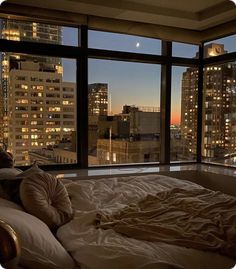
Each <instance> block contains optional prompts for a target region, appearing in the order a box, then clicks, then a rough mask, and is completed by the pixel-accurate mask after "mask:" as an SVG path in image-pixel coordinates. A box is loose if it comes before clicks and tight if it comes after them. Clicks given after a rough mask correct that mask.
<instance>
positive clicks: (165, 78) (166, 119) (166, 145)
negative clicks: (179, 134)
mask: <svg viewBox="0 0 236 269" xmlns="http://www.w3.org/2000/svg"><path fill="white" fill-rule="evenodd" d="M171 54H172V43H171V42H166V41H163V42H162V55H165V56H167V61H166V63H165V64H162V66H161V107H160V108H161V116H160V163H161V164H169V163H170V107H171Z"/></svg>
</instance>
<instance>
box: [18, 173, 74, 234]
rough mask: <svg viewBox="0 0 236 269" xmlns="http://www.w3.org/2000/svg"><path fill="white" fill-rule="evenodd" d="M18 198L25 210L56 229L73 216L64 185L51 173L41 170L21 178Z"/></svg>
mask: <svg viewBox="0 0 236 269" xmlns="http://www.w3.org/2000/svg"><path fill="white" fill-rule="evenodd" d="M20 198H21V201H22V204H23V206H24V208H25V209H26V211H28V212H29V213H30V214H32V215H34V216H36V217H38V218H39V219H41V220H42V221H43V222H45V223H46V224H47V225H48V227H49V228H50V229H56V228H58V227H59V226H61V225H62V224H64V223H66V222H68V221H70V220H71V219H72V217H73V211H72V207H71V202H70V199H69V196H68V193H67V190H66V188H65V186H64V185H63V184H62V182H61V181H60V180H59V179H56V178H55V177H54V176H53V175H51V174H48V173H45V172H41V173H35V174H33V175H31V176H28V177H26V178H24V179H23V181H22V183H21V185H20Z"/></svg>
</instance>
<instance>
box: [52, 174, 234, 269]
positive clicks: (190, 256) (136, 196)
mask: <svg viewBox="0 0 236 269" xmlns="http://www.w3.org/2000/svg"><path fill="white" fill-rule="evenodd" d="M66 188H67V190H68V193H69V195H70V198H71V201H72V206H73V208H74V211H75V215H74V219H73V220H72V221H71V222H69V223H67V224H66V225H64V226H62V227H61V228H60V229H59V230H58V231H57V237H58V238H59V240H60V241H61V243H62V245H63V246H64V247H65V248H66V250H67V251H69V252H70V253H71V255H72V256H73V258H74V259H75V260H76V262H77V263H78V265H80V266H81V268H82V269H111V268H112V269H141V268H142V269H144V268H145V269H152V268H153V269H154V268H155V269H158V268H162V269H164V268H186V269H188V268H191V269H204V268H209V267H210V268H214V269H229V268H232V267H233V266H234V264H235V261H234V260H233V259H231V258H228V257H226V256H223V255H219V254H217V253H215V252H209V251H202V250H196V249H192V248H186V247H182V246H177V245H172V244H167V243H163V242H149V241H145V240H137V239H134V238H130V237H126V236H123V235H121V234H119V233H116V232H115V231H114V230H113V229H108V230H103V229H97V228H96V226H95V218H96V214H97V213H98V212H104V213H106V214H108V213H109V214H112V213H114V212H117V211H118V210H120V209H122V208H124V207H126V206H127V205H129V204H131V203H137V202H139V201H140V200H142V199H144V198H145V197H146V196H147V195H148V194H151V195H155V194H156V193H158V192H160V191H167V190H172V189H174V188H180V189H183V190H193V189H201V188H203V187H202V186H200V185H197V184H195V183H192V182H189V181H186V180H184V181H183V180H179V179H175V178H171V177H167V176H163V175H158V174H151V175H142V176H125V177H112V178H104V179H89V180H78V181H73V182H68V183H66Z"/></svg>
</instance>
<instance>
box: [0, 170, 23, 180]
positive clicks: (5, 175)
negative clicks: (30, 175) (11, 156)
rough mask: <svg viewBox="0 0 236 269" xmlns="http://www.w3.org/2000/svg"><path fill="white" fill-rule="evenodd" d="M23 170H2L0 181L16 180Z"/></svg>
mask: <svg viewBox="0 0 236 269" xmlns="http://www.w3.org/2000/svg"><path fill="white" fill-rule="evenodd" d="M21 172H22V170H20V169H17V168H1V169H0V180H2V179H13V180H14V179H16V176H17V175H19V174H21Z"/></svg>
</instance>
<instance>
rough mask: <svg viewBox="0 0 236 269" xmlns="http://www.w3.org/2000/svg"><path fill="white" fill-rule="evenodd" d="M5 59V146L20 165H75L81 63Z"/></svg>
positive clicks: (3, 56)
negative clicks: (79, 69) (78, 83)
mask: <svg viewBox="0 0 236 269" xmlns="http://www.w3.org/2000/svg"><path fill="white" fill-rule="evenodd" d="M1 59H2V61H1V66H2V73H1V76H2V93H3V96H1V97H2V100H1V104H2V106H1V119H0V121H1V123H2V124H1V133H0V135H1V137H0V141H4V142H5V143H6V145H7V148H8V150H9V151H10V152H12V153H13V155H14V158H15V165H19V166H21V165H29V164H32V163H33V162H34V161H35V160H36V161H37V162H38V163H39V164H54V163H74V162H76V161H77V160H76V133H75V131H76V74H75V72H76V61H75V60H71V59H64V58H63V59H61V58H52V57H50V58H49V57H46V56H34V55H28V54H27V55H25V54H24V55H23V54H12V53H2V54H1ZM2 126H4V128H3V127H2Z"/></svg>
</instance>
